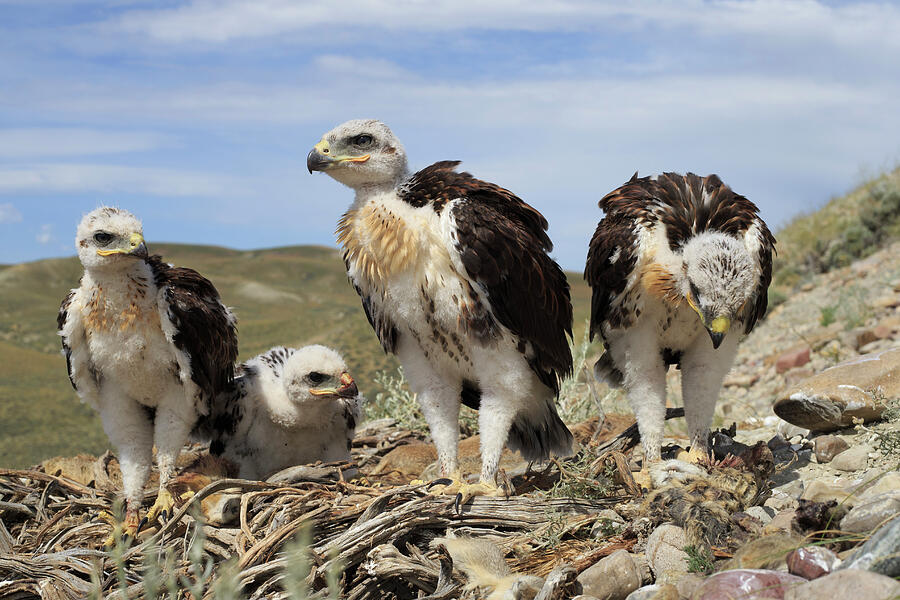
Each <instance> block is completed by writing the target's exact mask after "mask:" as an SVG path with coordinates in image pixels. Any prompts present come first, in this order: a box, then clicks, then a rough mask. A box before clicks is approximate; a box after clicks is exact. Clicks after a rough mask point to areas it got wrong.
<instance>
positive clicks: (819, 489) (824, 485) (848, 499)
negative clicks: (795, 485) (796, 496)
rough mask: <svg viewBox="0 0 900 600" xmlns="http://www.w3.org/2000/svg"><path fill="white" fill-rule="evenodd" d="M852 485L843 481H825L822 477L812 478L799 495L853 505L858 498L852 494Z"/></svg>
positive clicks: (802, 497)
mask: <svg viewBox="0 0 900 600" xmlns="http://www.w3.org/2000/svg"><path fill="white" fill-rule="evenodd" d="M853 490H854V486H852V485H850V484H849V483H847V482H844V481H832V482H830V481H827V480H823V479H814V480H812V481H810V482H809V485H808V486H806V489H805V490H803V494H802V495H801V496H800V498H801V499H803V500H811V501H813V502H828V501H829V500H837V501H838V502H839V503H840V504H843V505H844V506H848V507H849V506H853V505H854V504H856V503H857V501H858V499H857V497H856V495H855V494H854V491H853Z"/></svg>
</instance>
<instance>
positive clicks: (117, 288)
mask: <svg viewBox="0 0 900 600" xmlns="http://www.w3.org/2000/svg"><path fill="white" fill-rule="evenodd" d="M81 285H82V287H83V288H85V289H88V290H91V289H94V290H96V289H102V290H104V292H105V294H106V295H110V294H112V295H126V296H129V297H138V296H148V293H147V292H148V291H150V288H153V287H154V282H153V273H152V272H151V270H150V266H149V265H148V264H147V263H146V262H145V261H143V260H134V259H129V261H128V262H125V261H121V263H120V264H114V265H104V266H103V267H91V268H87V269H85V270H84V277H83V278H82V281H81Z"/></svg>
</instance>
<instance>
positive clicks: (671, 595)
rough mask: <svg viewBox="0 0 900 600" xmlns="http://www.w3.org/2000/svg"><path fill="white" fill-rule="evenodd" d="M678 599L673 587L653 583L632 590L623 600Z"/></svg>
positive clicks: (676, 590)
mask: <svg viewBox="0 0 900 600" xmlns="http://www.w3.org/2000/svg"><path fill="white" fill-rule="evenodd" d="M678 598H679V595H678V589H677V588H676V587H675V586H674V585H672V584H670V583H664V584H658V583H654V584H653V585H645V586H644V587H642V588H640V589H637V590H634V591H633V592H631V593H630V594H628V597H627V598H626V599H625V600H678Z"/></svg>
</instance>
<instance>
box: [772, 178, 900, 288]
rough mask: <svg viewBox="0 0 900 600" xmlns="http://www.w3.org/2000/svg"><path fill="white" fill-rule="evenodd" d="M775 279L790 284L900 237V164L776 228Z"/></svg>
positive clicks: (854, 258) (849, 260) (866, 253)
mask: <svg viewBox="0 0 900 600" xmlns="http://www.w3.org/2000/svg"><path fill="white" fill-rule="evenodd" d="M777 238H778V259H777V261H776V263H775V277H774V282H775V285H776V286H778V287H780V288H790V287H793V286H794V285H796V284H797V283H801V282H803V281H804V280H806V279H808V278H809V277H810V276H812V275H815V274H817V273H825V272H828V271H830V270H832V269H836V268H839V267H844V266H847V265H849V264H850V263H851V262H853V261H854V260H856V259H858V258H863V257H865V256H868V255H870V254H872V253H874V252H875V251H876V250H878V249H879V248H882V247H884V246H885V245H887V244H889V243H890V242H892V241H894V240H897V239H900V168H898V169H894V170H893V171H892V172H890V173H885V174H884V175H881V176H879V177H876V178H875V179H873V180H871V181H868V182H866V183H864V184H863V185H861V186H859V187H858V188H857V189H855V190H853V191H852V192H850V193H849V194H847V195H845V196H840V197H837V198H833V199H832V200H831V201H830V202H828V203H827V204H826V205H825V206H823V207H822V208H821V209H819V210H817V211H815V212H813V213H810V214H806V215H800V216H798V217H796V218H794V219H793V220H792V221H791V222H790V223H788V224H787V225H786V226H785V227H783V228H782V229H781V230H780V231H779V232H777Z"/></svg>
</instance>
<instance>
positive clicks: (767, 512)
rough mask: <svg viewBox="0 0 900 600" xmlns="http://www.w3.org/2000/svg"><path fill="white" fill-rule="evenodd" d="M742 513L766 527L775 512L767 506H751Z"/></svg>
mask: <svg viewBox="0 0 900 600" xmlns="http://www.w3.org/2000/svg"><path fill="white" fill-rule="evenodd" d="M744 512H746V513H747V514H748V515H750V516H751V517H753V518H754V519H758V520H759V522H760V523H762V524H763V525H768V524H769V523H770V522H771V521H772V517H774V516H775V510H774V509H772V508H770V507H768V506H751V507H750V508H748V509H747V510H746V511H744Z"/></svg>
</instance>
